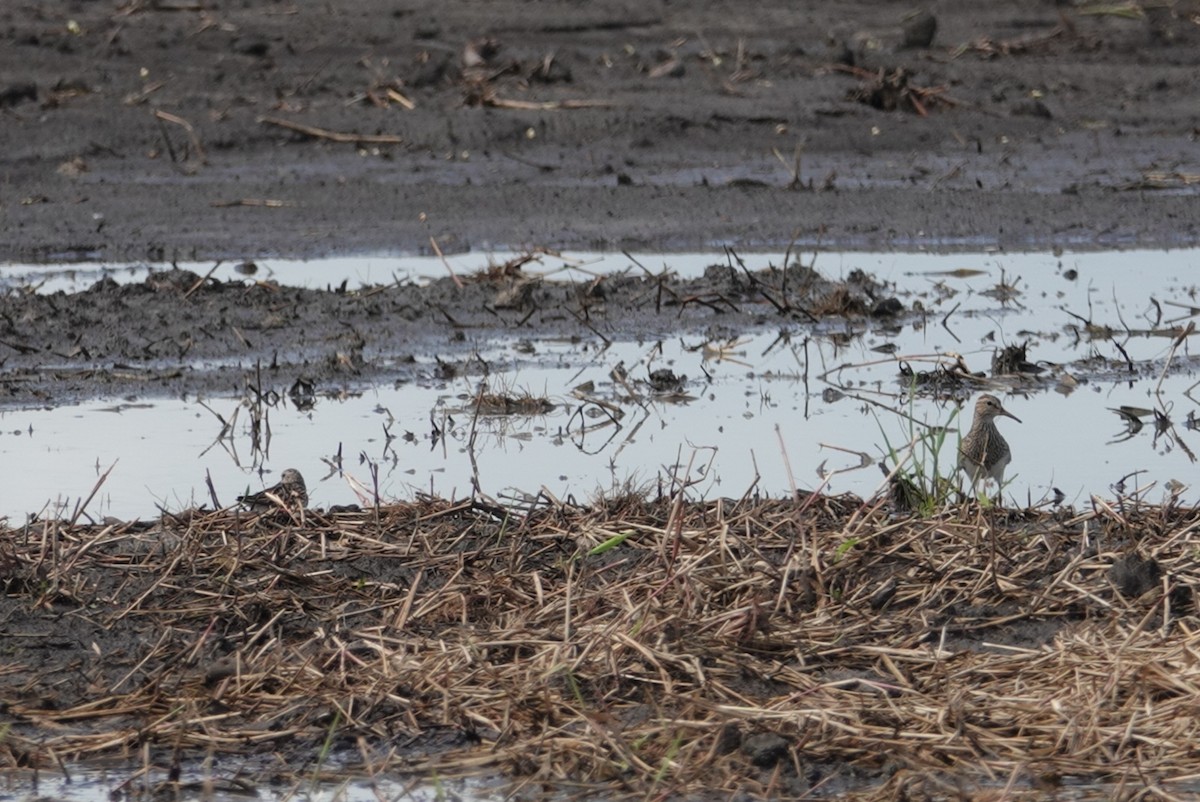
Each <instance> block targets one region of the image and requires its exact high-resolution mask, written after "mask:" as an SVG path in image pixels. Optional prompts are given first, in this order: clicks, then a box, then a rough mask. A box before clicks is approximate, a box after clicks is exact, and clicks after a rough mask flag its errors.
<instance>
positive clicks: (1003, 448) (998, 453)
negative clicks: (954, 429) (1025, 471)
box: [958, 394, 1021, 490]
mask: <svg viewBox="0 0 1200 802" xmlns="http://www.w3.org/2000/svg"><path fill="white" fill-rule="evenodd" d="M1000 415H1003V416H1005V417H1006V418H1012V419H1013V420H1015V421H1016V422H1017V423H1020V422H1021V419H1020V418H1018V417H1017V416H1016V415H1014V414H1012V413H1011V412H1009V411H1008V410H1007V409H1005V408H1004V407H1003V406H1002V405H1001V404H1000V399H998V398H996V396H994V395H987V394H984V395H981V396H979V398H978V400H976V401H975V420H973V421H971V430H970V431H969V432H967V433H966V435H965V436H964V437H963V439H962V442H961V443H959V445H958V467H959V470H961V471H963V472H964V473H966V475H967V478H968V479H970V480H971V489H972V490H974V489H975V486H976V485H977V484H978V483H979V481H980V480H981V479H982V480H984V481H987V480H988V479H994V480H995V481H996V485H997V487H998V486H1000V485H1002V484H1003V483H1004V469H1005V468H1006V467H1008V463H1009V462H1011V461H1012V452H1011V451H1009V448H1008V443H1007V442H1006V441H1005V440H1004V437H1003V436H1002V435H1001V434H1000V430H999V429H997V428H996V418H997V417H998V416H1000Z"/></svg>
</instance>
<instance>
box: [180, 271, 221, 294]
mask: <svg viewBox="0 0 1200 802" xmlns="http://www.w3.org/2000/svg"><path fill="white" fill-rule="evenodd" d="M221 265H222V262H220V261H218V262H217V263H216V264H215V265H213V266H212V269H211V270H209V271H208V272H207V273H205V274H204V275H203V276H202V277H201V278H198V279H196V283H195V284H193V285H192V286H191V287H189V288H188V291H187V292H185V293H184V294H183V300H185V301H186V300H187V299H188V298H191V297H192V293H194V292H195V291H196V290H198V289H200V288H201V287H203V286H204V283H205V282H206V281H208V280H209V279H210V278H212V274H213V273H216V272H217V268H218V267H220V266H221Z"/></svg>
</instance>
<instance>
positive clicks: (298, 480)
mask: <svg viewBox="0 0 1200 802" xmlns="http://www.w3.org/2000/svg"><path fill="white" fill-rule="evenodd" d="M238 501H240V502H241V503H243V504H245V505H246V506H247V507H250V508H251V509H260V510H261V509H268V508H271V507H280V506H282V507H287V508H291V509H304V508H305V507H307V506H308V488H307V487H305V485H304V477H303V476H301V475H300V471H298V470H296V469H295V468H288V469H287V470H285V471H284V472H283V473H282V474H281V475H280V477H279V484H277V485H275V486H274V487H268V488H267V489H266V490H263V491H260V492H258V493H251V494H249V495H246V496H238Z"/></svg>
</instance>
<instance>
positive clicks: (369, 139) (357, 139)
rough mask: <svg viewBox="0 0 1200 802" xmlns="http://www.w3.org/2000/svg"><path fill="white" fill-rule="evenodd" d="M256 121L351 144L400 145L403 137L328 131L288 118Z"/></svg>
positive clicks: (316, 137) (314, 136) (262, 118)
mask: <svg viewBox="0 0 1200 802" xmlns="http://www.w3.org/2000/svg"><path fill="white" fill-rule="evenodd" d="M258 122H259V123H260V124H262V125H274V126H278V127H280V128H286V129H288V130H289V131H296V132H297V133H301V134H304V135H305V136H310V137H312V138H314V139H328V140H330V141H331V142H347V143H351V144H363V145H402V144H404V138H403V137H399V136H394V135H392V134H353V133H349V134H348V133H343V132H341V131H329V130H327V129H325V128H317V127H315V126H312V125H303V124H302V123H294V122H291V121H290V120H283V119H280V118H278V117H259V118H258Z"/></svg>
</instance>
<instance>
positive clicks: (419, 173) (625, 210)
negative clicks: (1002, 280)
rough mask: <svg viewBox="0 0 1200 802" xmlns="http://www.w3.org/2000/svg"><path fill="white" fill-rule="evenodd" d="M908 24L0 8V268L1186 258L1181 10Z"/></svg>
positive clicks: (696, 9) (875, 18) (996, 7)
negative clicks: (796, 246) (998, 256)
mask: <svg viewBox="0 0 1200 802" xmlns="http://www.w3.org/2000/svg"><path fill="white" fill-rule="evenodd" d="M739 11H740V9H739ZM917 11H919V9H918V8H916V7H914V6H913V5H907V4H897V3H883V2H875V1H872V0H863V1H860V2H813V3H805V4H804V5H803V6H802V7H798V6H797V5H796V4H795V3H791V2H768V3H759V4H757V5H756V6H755V7H754V9H753V11H752V12H749V13H736V14H734V13H730V6H729V4H728V3H722V2H696V3H688V4H686V5H685V6H681V5H678V4H673V3H664V2H636V3H632V2H614V3H606V4H603V5H602V6H597V7H595V8H590V7H589V8H584V7H581V6H580V5H579V4H577V3H574V2H567V0H553V1H551V2H542V3H537V4H532V5H531V4H529V3H525V2H516V1H509V0H505V1H504V2H474V1H470V0H464V1H463V2H454V3H443V2H440V0H411V2H405V3H401V4H399V5H397V4H396V3H394V2H390V1H388V2H385V1H384V0H361V2H354V3H349V2H343V3H327V4H316V5H314V4H306V3H295V4H292V5H279V4H272V3H261V4H260V3H248V4H233V3H218V2H212V3H177V4H172V3H151V2H137V0H133V1H132V2H120V1H118V0H103V1H102V2H91V3H78V2H70V1H69V0H52V1H51V2H38V3H34V2H10V3H5V4H3V7H2V8H0V52H3V53H4V54H5V55H6V58H5V62H4V67H5V69H4V72H3V74H2V75H0V118H2V119H3V125H0V176H2V178H3V186H4V194H3V197H2V198H0V219H2V220H3V223H4V225H3V226H0V259H5V260H39V261H60V260H66V261H70V260H78V259H103V260H115V259H149V260H151V261H155V262H161V261H169V260H172V259H183V260H197V259H210V258H245V257H250V256H263V255H275V256H293V257H313V256H319V255H328V254H336V253H345V252H347V251H356V252H364V251H369V252H395V251H401V252H408V253H413V252H433V250H434V249H440V250H442V251H443V252H451V251H455V250H461V249H468V248H469V249H473V250H489V249H510V250H520V249H523V248H528V247H536V246H546V247H553V248H567V247H569V248H575V249H588V250H596V249H604V248H615V247H626V248H632V249H638V250H652V249H660V248H661V249H670V250H679V249H700V248H711V247H714V246H715V245H718V244H734V245H736V246H738V247H743V248H745V247H754V248H758V249H772V250H782V249H783V248H784V247H786V245H787V244H788V243H789V242H790V241H792V240H797V241H799V242H801V243H803V244H805V245H814V244H816V243H821V244H823V245H825V246H827V247H843V248H845V247H855V248H873V249H878V248H893V247H901V248H915V247H921V246H928V247H935V248H946V247H963V248H972V249H978V248H982V247H1007V248H1031V247H1041V248H1047V247H1051V246H1056V245H1057V246H1062V247H1120V246H1132V245H1135V244H1137V245H1143V246H1160V247H1161V246H1180V245H1185V244H1188V243H1195V242H1197V240H1198V236H1200V231H1198V229H1197V224H1196V220H1195V215H1194V213H1193V211H1194V209H1193V207H1194V202H1193V201H1194V197H1195V192H1196V186H1197V181H1196V177H1197V175H1200V168H1198V167H1197V164H1196V159H1195V155H1194V154H1195V139H1196V132H1197V126H1198V125H1200V118H1198V116H1197V112H1196V104H1195V96H1194V91H1193V87H1194V84H1195V77H1196V70H1197V66H1198V64H1200V55H1198V54H1200V46H1198V45H1200V26H1198V25H1197V23H1196V19H1197V14H1198V5H1197V2H1196V0H1171V1H1170V2H1165V3H1154V4H1150V3H1131V4H1127V5H1121V4H1109V5H1103V4H1092V3H1082V2H1078V3H1071V2H1068V3H1031V2H1024V1H1023V0H1008V1H1002V2H992V3H987V4H986V5H984V6H979V5H977V4H970V5H962V6H959V5H955V4H952V3H942V4H933V5H932V6H931V8H930V9H929V12H931V13H926V14H919V13H914V12H917ZM434 243H436V244H434Z"/></svg>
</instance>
